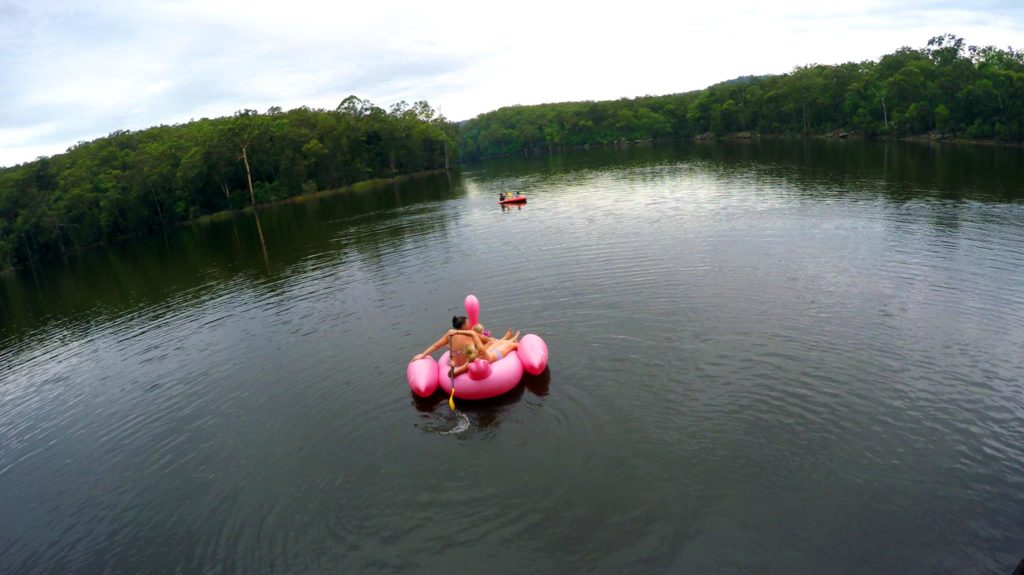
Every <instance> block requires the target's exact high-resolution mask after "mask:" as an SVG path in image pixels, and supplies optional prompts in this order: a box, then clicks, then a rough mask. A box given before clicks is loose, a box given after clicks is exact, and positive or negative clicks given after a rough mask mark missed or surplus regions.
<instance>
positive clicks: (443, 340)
mask: <svg viewBox="0 0 1024 575" xmlns="http://www.w3.org/2000/svg"><path fill="white" fill-rule="evenodd" d="M446 345H448V333H445V334H444V335H442V336H441V339H439V340H437V341H435V342H434V343H432V344H430V347H428V348H427V349H425V350H423V353H417V354H416V355H414V356H412V361H416V360H418V359H423V358H424V357H427V356H428V355H430V354H432V353H434V352H435V351H437V350H439V349H441V348H442V347H444V346H446Z"/></svg>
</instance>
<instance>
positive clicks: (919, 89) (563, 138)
mask: <svg viewBox="0 0 1024 575" xmlns="http://www.w3.org/2000/svg"><path fill="white" fill-rule="evenodd" d="M666 73H676V74H681V75H684V74H685V73H686V71H685V70H677V71H671V72H666ZM841 132H842V133H855V134H857V135H860V136H865V137H904V136H912V135H923V134H930V133H935V134H943V135H948V136H950V137H956V138H968V139H995V140H1000V141H1003V142H1014V143H1020V142H1022V141H1024V52H1021V51H1019V50H1014V49H1012V48H1008V49H1005V50H1004V49H999V48H995V47H991V46H989V47H985V48H978V47H976V46H968V45H967V44H966V42H965V41H964V40H963V39H962V38H958V37H956V36H952V35H944V36H938V37H935V38H932V39H931V40H930V41H929V42H928V45H927V47H925V48H922V49H912V48H902V49H900V50H897V51H896V52H894V53H892V54H887V55H885V56H883V57H882V58H880V59H879V60H878V61H877V62H876V61H867V62H860V63H847V64H840V65H834V66H824V65H809V66H803V67H800V68H797V69H795V70H794V71H793V72H791V73H789V74H784V75H779V76H762V77H744V78H738V79H736V80H734V81H729V82H724V83H721V84H718V85H715V86H711V87H709V88H707V89H705V90H700V91H695V92H688V93H684V94H675V95H669V96H647V97H642V98H634V99H622V100H616V101H603V102H573V103H559V104H545V105H539V106H514V107H509V108H501V109H499V110H496V111H494V112H490V113H487V114H483V115H481V116H479V117H477V118H475V119H473V120H470V121H469V122H466V123H465V124H464V125H463V127H462V130H461V135H462V140H461V149H462V154H463V156H464V157H466V158H481V157H489V156H499V155H508V154H524V153H525V154H530V153H538V152H542V151H548V150H552V149H559V148H563V147H578V146H585V145H602V144H609V143H613V142H618V141H623V140H626V141H635V140H647V139H655V140H663V139H687V138H694V137H702V136H706V135H716V136H723V135H728V134H736V133H750V134H751V135H757V134H761V135H791V136H792V135H795V136H800V135H820V134H836V133H841ZM744 135H746V134H744Z"/></svg>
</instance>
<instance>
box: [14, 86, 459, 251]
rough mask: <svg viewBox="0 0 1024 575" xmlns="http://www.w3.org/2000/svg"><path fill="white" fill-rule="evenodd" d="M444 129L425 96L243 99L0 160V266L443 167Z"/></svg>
mask: <svg viewBox="0 0 1024 575" xmlns="http://www.w3.org/2000/svg"><path fill="white" fill-rule="evenodd" d="M456 138H457V127H456V126H455V124H452V123H450V122H448V121H447V120H445V119H444V118H443V117H437V116H436V115H435V112H434V110H433V109H431V107H430V106H429V105H428V104H427V103H426V102H417V103H416V104H415V105H413V106H409V105H407V104H405V103H401V104H398V105H395V106H393V107H392V109H391V110H388V111H385V110H382V109H381V108H378V107H376V106H374V105H372V104H371V103H369V102H367V101H365V100H360V99H359V98H356V97H349V98H346V99H345V100H344V101H343V102H342V103H341V104H340V105H339V106H338V107H337V109H335V110H331V111H327V110H314V109H309V108H299V109H295V110H290V111H287V112H285V111H282V110H281V109H279V108H271V109H270V110H269V111H268V112H267V113H265V114H261V113H257V112H256V111H254V110H245V111H242V112H239V113H237V114H235V115H234V116H232V117H227V118H217V119H203V120H198V121H193V122H189V123H187V124H183V125H176V126H160V127H156V128H150V129H147V130H142V131H138V132H127V131H121V132H114V133H112V134H110V135H109V136H107V137H104V138H100V139H98V140H95V141H92V142H84V143H79V144H78V145H76V146H74V147H73V148H71V149H70V150H68V151H67V153H64V154H59V155H56V156H53V157H51V158H41V159H38V160H36V161H34V162H30V163H27V164H22V165H20V166H15V167H11V168H5V169H0V270H4V269H9V268H11V267H20V266H22V265H25V264H26V263H28V262H29V261H32V260H36V259H40V258H45V257H48V256H51V255H54V254H61V253H67V252H70V251H74V250H76V249H80V248H83V247H87V246H91V245H94V244H97V243H101V242H105V241H110V240H114V239H117V238H120V237H123V236H127V235H131V234H135V233H140V232H145V231H148V230H153V229H156V228H159V227H162V226H167V225H170V224H173V223H175V222H180V221H183V220H188V219H192V218H195V217H198V216H201V215H204V214H210V213H213V212H217V211H221V210H225V209H229V208H241V207H244V206H246V205H250V204H252V203H256V204H260V203H265V202H270V201H274V200H279V199H283V198H287V197H289V196H294V195H297V194H301V193H303V192H312V191H317V190H329V189H334V188H339V187H342V186H345V185H348V184H352V183H355V182H359V181H364V180H370V179H376V178H386V177H391V176H395V175H398V174H410V173H415V172H421V171H425V170H431V169H436V168H443V167H445V165H446V164H445V162H446V160H448V161H450V162H457V161H458V152H457V146H456V145H455V142H456ZM446 154H447V156H448V157H447V158H446ZM247 166H248V170H247ZM247 172H248V173H247ZM249 175H251V181H252V186H251V189H250V185H249V177H248V176H249Z"/></svg>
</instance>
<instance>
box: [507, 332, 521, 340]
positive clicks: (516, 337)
mask: <svg viewBox="0 0 1024 575" xmlns="http://www.w3.org/2000/svg"><path fill="white" fill-rule="evenodd" d="M509 331H511V330H509ZM512 341H519V332H518V331H517V332H516V334H515V335H514V336H512Z"/></svg>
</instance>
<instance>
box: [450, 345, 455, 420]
mask: <svg viewBox="0 0 1024 575" xmlns="http://www.w3.org/2000/svg"><path fill="white" fill-rule="evenodd" d="M454 353H455V348H453V347H452V334H448V376H449V377H451V378H452V394H451V395H450V396H448V408H449V409H451V410H452V411H455V363H454V362H453V360H452V357H453V354H454Z"/></svg>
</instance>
